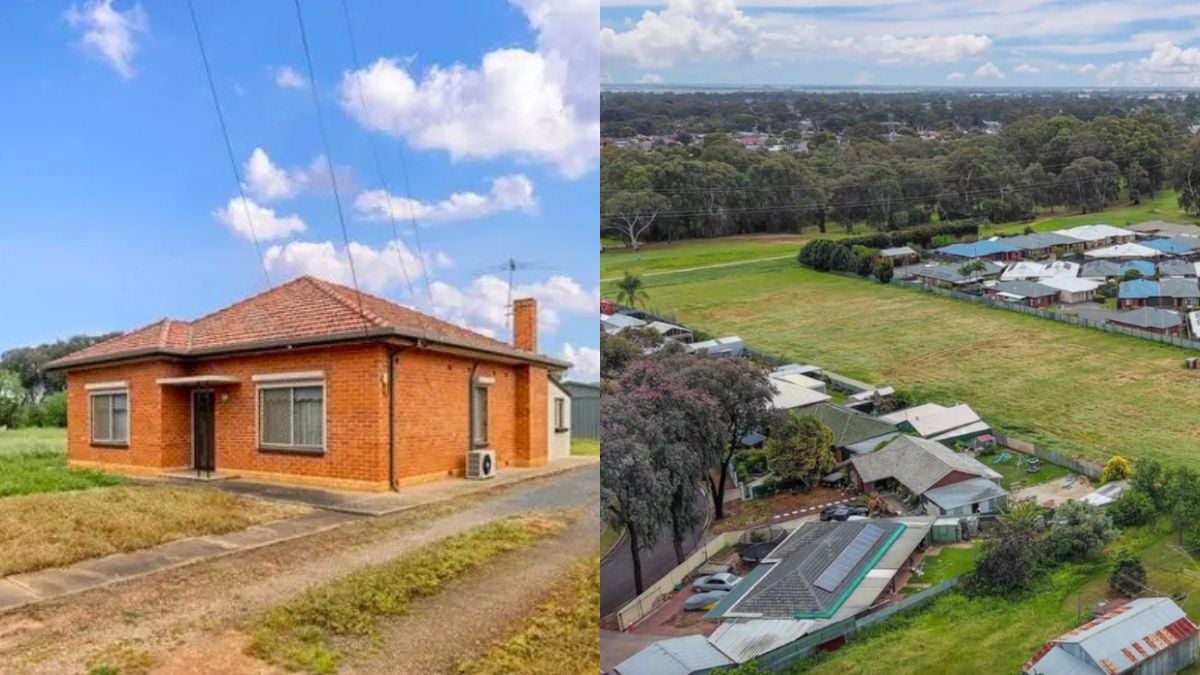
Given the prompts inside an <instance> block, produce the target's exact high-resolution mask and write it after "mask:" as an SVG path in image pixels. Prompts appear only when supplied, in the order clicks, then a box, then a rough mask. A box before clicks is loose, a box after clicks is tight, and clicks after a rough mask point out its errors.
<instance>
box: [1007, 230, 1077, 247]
mask: <svg viewBox="0 0 1200 675" xmlns="http://www.w3.org/2000/svg"><path fill="white" fill-rule="evenodd" d="M1004 242H1005V243H1008V244H1012V245H1013V246H1016V247H1017V248H1019V249H1021V250H1024V251H1036V250H1039V249H1043V248H1051V247H1053V246H1071V245H1073V244H1078V243H1079V240H1078V239H1075V238H1073V237H1068V236H1065V235H1061V234H1059V233H1057V232H1034V233H1033V234H1022V235H1018V236H1016V237H1005V238H1004Z"/></svg>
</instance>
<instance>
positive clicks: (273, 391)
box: [258, 383, 325, 452]
mask: <svg viewBox="0 0 1200 675" xmlns="http://www.w3.org/2000/svg"><path fill="white" fill-rule="evenodd" d="M258 443H259V446H261V447H264V448H272V449H280V450H301V451H309V452H312V451H324V450H325V385H324V384H310V383H304V384H294V385H278V386H270V387H259V389H258Z"/></svg>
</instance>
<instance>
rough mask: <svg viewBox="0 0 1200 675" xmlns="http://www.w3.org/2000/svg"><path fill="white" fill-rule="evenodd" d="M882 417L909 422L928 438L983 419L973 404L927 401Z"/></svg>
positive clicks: (896, 421)
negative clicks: (954, 404) (944, 403)
mask: <svg viewBox="0 0 1200 675" xmlns="http://www.w3.org/2000/svg"><path fill="white" fill-rule="evenodd" d="M880 419H882V420H885V421H887V422H893V423H895V424H901V423H903V422H907V423H908V424H909V426H911V427H912V428H913V431H915V432H917V434H919V435H921V436H924V437H926V438H929V437H931V436H937V435H939V434H945V433H947V432H949V431H953V430H956V429H959V428H962V427H965V426H967V425H970V424H977V423H979V422H981V421H982V420H981V419H980V418H979V415H978V414H976V413H975V411H974V410H972V409H971V406H969V405H967V404H965V403H960V404H958V405H956V406H952V407H949V408H947V407H945V406H941V405H938V404H936V403H926V404H923V405H918V406H913V407H911V408H905V409H904V410H897V411H896V412H893V413H889V414H887V415H883V416H881V417H880Z"/></svg>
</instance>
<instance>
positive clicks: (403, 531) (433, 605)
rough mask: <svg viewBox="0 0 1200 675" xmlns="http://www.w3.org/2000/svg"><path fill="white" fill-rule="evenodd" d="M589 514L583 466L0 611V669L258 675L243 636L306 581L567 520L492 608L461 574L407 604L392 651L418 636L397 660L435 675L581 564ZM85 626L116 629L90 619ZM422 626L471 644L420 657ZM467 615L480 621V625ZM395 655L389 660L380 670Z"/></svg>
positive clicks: (591, 545)
mask: <svg viewBox="0 0 1200 675" xmlns="http://www.w3.org/2000/svg"><path fill="white" fill-rule="evenodd" d="M598 503H599V466H598V465H597V464H593V465H590V466H587V467H584V468H579V469H575V470H571V471H568V472H565V473H561V474H558V475H555V476H551V477H547V478H541V479H535V480H531V481H529V482H526V483H521V484H515V485H510V486H507V487H502V488H500V489H498V490H496V491H494V492H489V493H486V494H477V495H470V496H466V497H460V498H456V499H454V500H451V501H450V502H446V503H444V504H438V505H435V506H434V507H431V509H429V510H424V511H422V510H416V511H410V512H405V513H400V514H396V515H394V516H385V517H381V518H366V517H364V518H362V519H361V520H359V522H355V523H350V524H348V525H345V526H343V527H341V528H338V529H335V530H330V531H326V532H322V533H319V534H315V535H312V536H309V537H304V538H301V539H296V540H292V541H288V542H284V543H281V544H278V545H275V546H269V547H266V548H262V549H258V550H255V551H250V552H247V553H243V554H237V555H232V556H228V557H223V558H218V559H215V560H211V561H207V562H202V563H197V564H194V565H190V566H188V567H185V568H180V569H175V570H171V571H166V572H162V573H158V574H153V575H150V576H147V577H143V578H139V579H135V580H131V581H128V582H124V583H120V584H116V585H113V586H109V587H106V588H102V589H97V590H94V591H89V592H84V593H80V594H78V595H73V596H69V597H66V598H63V599H61V600H56V601H51V602H47V603H43V604H40V605H37V606H31V607H28V608H25V609H20V610H15V611H12V612H8V613H5V614H0V663H3V664H5V667H4V669H3V670H4V672H5V673H6V674H7V673H10V672H11V673H66V672H87V671H88V669H89V668H90V667H91V665H89V664H92V663H94V662H98V661H103V662H106V663H114V662H116V663H138V664H141V663H147V662H149V663H154V664H155V666H154V667H153V668H152V669H150V670H149V672H154V673H198V672H211V673H218V672H219V673H223V674H226V675H228V674H231V673H259V672H271V671H270V670H269V669H267V670H264V669H263V668H264V664H262V663H261V662H259V661H258V660H257V659H254V658H252V657H250V656H247V655H246V653H245V652H246V647H247V644H248V642H247V640H248V638H247V636H246V634H245V633H244V632H243V629H244V628H245V627H246V626H247V625H248V624H249V622H251V621H252V620H253V619H254V618H255V617H257V616H260V615H261V613H262V612H263V611H265V610H266V609H269V608H271V607H273V606H276V605H278V604H279V603H280V602H283V601H286V600H287V599H289V598H292V597H294V596H296V595H297V594H298V593H301V592H302V591H303V590H304V589H306V588H308V587H310V586H312V585H313V584H319V583H324V582H328V581H331V580H333V579H337V578H340V577H343V576H345V575H346V574H349V573H351V572H353V571H354V570H356V569H361V568H363V567H366V566H370V565H376V564H380V563H383V562H386V561H389V560H392V559H394V558H395V557H397V556H399V555H402V554H404V553H406V552H408V551H411V550H413V549H414V548H415V547H418V546H422V545H425V544H429V543H433V542H437V541H439V540H442V539H444V538H446V537H449V536H451V535H454V534H457V533H459V532H464V531H466V530H469V529H471V528H473V527H476V526H479V525H482V524H485V523H488V522H491V521H494V520H497V519H501V518H506V517H509V516H514V515H519V514H525V513H530V512H553V513H563V512H569V513H574V514H578V515H577V517H576V520H575V522H574V524H573V525H571V526H569V527H568V528H567V529H566V530H565V531H564V532H563V533H562V534H561V535H559V536H556V537H553V538H550V539H547V540H545V541H544V542H542V543H539V544H538V545H536V546H534V547H532V548H531V549H529V550H528V551H526V552H523V553H514V554H512V555H510V556H508V557H505V558H501V559H498V560H497V561H496V562H495V563H494V564H493V566H492V569H494V570H495V571H497V572H500V571H503V573H504V575H505V578H506V579H508V581H509V584H508V586H507V587H506V588H505V590H504V592H503V593H496V594H494V595H495V597H494V599H493V598H492V596H491V595H489V594H488V593H486V592H484V590H483V589H484V588H486V587H487V586H489V585H491V584H492V583H493V582H492V577H490V576H489V575H483V576H477V575H476V576H470V577H467V578H464V579H463V580H461V581H460V582H457V583H456V585H455V586H453V587H452V589H451V590H450V591H449V592H448V593H447V594H443V595H442V596H441V597H440V598H433V599H431V600H428V601H425V602H423V603H421V604H419V605H416V606H414V613H413V615H412V620H411V621H408V623H406V624H403V625H402V624H397V626H398V627H400V628H403V630H402V631H401V633H403V636H393V638H394V639H395V640H397V644H399V643H400V642H401V640H400V637H404V638H405V639H406V640H409V639H411V640H415V639H418V637H419V636H421V635H424V637H423V638H421V639H424V640H425V647H423V648H421V649H417V648H415V647H414V648H413V649H410V650H409V653H410V655H409V657H407V658H412V659H417V658H419V659H420V660H421V661H420V663H419V664H417V663H415V662H414V663H413V664H412V665H413V667H414V669H415V670H419V671H420V672H445V671H446V670H448V669H449V668H450V665H452V662H453V660H454V659H458V658H462V657H465V656H469V653H470V652H472V651H474V650H476V649H478V648H480V647H481V646H483V645H485V644H486V643H487V642H488V640H489V638H490V637H498V636H500V635H503V634H505V631H507V630H510V629H511V628H512V627H513V626H515V625H519V624H520V622H521V621H522V620H523V616H524V613H525V612H527V611H529V610H531V609H532V606H533V605H534V604H535V603H536V602H537V601H538V600H539V598H540V597H542V594H543V593H544V592H545V590H546V589H547V588H549V587H550V586H551V585H552V584H553V583H554V581H555V580H556V579H559V578H561V574H562V573H563V571H564V570H565V569H567V568H568V567H569V566H570V565H571V564H573V563H574V561H577V560H580V559H582V558H584V557H586V556H590V555H595V552H596V541H597V539H598V537H599V531H600V525H599V518H598V508H597V505H598ZM477 586H478V587H477ZM455 603H459V604H462V603H465V606H456V605H455ZM97 616H112V617H120V620H116V621H95V620H94V618H95V617H97ZM431 616H436V617H437V622H436V629H437V631H438V634H440V635H445V634H449V633H457V632H459V631H460V629H461V630H464V631H467V632H469V633H471V635H472V641H471V644H469V645H468V644H461V643H446V642H443V643H441V644H446V645H448V646H450V647H453V649H442V650H440V651H439V650H436V649H431V648H428V646H429V645H431V644H434V643H438V641H437V640H436V639H435V638H431V637H430V636H429V635H425V634H424V633H418V632H417V630H416V628H417V627H419V625H420V623H421V622H420V618H421V617H426V618H428V617H431ZM480 617H482V618H484V619H487V618H488V617H490V620H487V621H482V622H481V621H480V620H479V618H480ZM431 625H434V624H431ZM410 646H411V645H410ZM396 658H397V657H396V655H395V654H392V655H391V664H392V666H391V667H393V668H394V667H395V664H396V663H398V661H397V660H396ZM354 667H355V670H356V671H358V672H395V671H394V670H393V671H387V668H386V667H384V666H383V665H381V664H379V663H376V661H375V659H374V658H373V657H371V656H370V655H364V656H363V658H361V659H358V658H356V659H355V663H354ZM406 667H407V666H406ZM137 672H142V671H137ZM406 672H411V671H406Z"/></svg>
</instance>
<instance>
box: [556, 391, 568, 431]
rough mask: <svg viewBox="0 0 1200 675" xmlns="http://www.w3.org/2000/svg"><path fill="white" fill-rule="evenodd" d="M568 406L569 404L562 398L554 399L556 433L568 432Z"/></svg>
mask: <svg viewBox="0 0 1200 675" xmlns="http://www.w3.org/2000/svg"><path fill="white" fill-rule="evenodd" d="M566 404H567V402H566V401H565V400H563V399H561V398H556V399H554V430H555V431H566V430H567V420H566V408H567V405H566Z"/></svg>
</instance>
